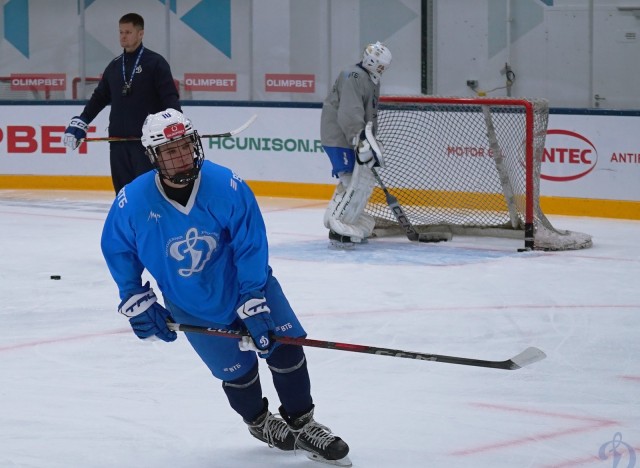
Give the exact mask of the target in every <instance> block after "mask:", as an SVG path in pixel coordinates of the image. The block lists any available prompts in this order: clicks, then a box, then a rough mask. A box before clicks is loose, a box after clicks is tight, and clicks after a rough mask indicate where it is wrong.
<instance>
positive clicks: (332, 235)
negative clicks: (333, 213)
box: [329, 230, 356, 250]
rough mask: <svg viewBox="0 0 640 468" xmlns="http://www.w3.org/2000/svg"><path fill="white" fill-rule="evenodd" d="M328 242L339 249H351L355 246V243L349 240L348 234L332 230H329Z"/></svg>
mask: <svg viewBox="0 0 640 468" xmlns="http://www.w3.org/2000/svg"><path fill="white" fill-rule="evenodd" d="M329 244H330V245H331V247H333V248H334V249H341V250H352V249H354V248H355V246H356V243H355V242H353V240H351V237H350V236H343V235H342V234H338V233H337V232H335V231H333V230H329Z"/></svg>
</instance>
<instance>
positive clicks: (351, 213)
mask: <svg viewBox="0 0 640 468" xmlns="http://www.w3.org/2000/svg"><path fill="white" fill-rule="evenodd" d="M340 182H341V184H342V185H343V186H344V187H346V189H345V191H344V193H343V194H342V196H341V198H340V201H339V202H338V203H337V205H336V207H335V209H334V210H333V212H332V213H331V216H330V217H329V226H330V227H331V229H332V230H333V231H335V232H337V233H338V234H342V235H347V236H353V234H352V232H355V233H357V237H360V238H361V239H364V238H367V237H369V236H371V231H372V230H373V226H372V224H373V223H372V221H373V220H369V219H367V218H366V217H365V216H363V214H364V208H365V206H366V205H367V202H368V201H369V197H370V196H371V193H372V192H373V187H374V186H375V183H376V181H375V178H374V177H373V173H372V172H371V170H370V169H369V168H368V167H366V166H363V165H361V164H356V166H355V169H354V171H353V174H340ZM345 227H347V228H348V229H347V230H345Z"/></svg>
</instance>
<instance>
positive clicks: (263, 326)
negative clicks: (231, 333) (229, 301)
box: [236, 293, 276, 358]
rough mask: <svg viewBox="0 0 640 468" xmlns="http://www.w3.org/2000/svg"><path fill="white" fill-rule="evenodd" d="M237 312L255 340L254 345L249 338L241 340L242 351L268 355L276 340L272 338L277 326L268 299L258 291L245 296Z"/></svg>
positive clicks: (263, 355)
mask: <svg viewBox="0 0 640 468" xmlns="http://www.w3.org/2000/svg"><path fill="white" fill-rule="evenodd" d="M236 312H237V313H238V317H240V318H241V319H242V322H243V323H244V326H245V327H247V330H248V331H249V334H250V335H251V339H252V341H253V346H251V342H250V341H249V340H246V339H245V340H241V341H240V343H239V346H240V349H241V350H242V351H249V350H254V351H258V352H259V353H260V357H262V358H266V357H268V356H269V355H270V354H271V351H272V350H273V344H274V342H273V340H272V339H271V334H273V332H274V331H275V329H276V326H275V324H274V323H273V319H272V318H271V310H270V309H269V306H268V305H267V300H266V299H265V298H264V297H263V296H261V295H258V293H254V294H248V295H247V296H245V297H243V300H242V301H241V302H240V305H239V306H238V308H237V309H236Z"/></svg>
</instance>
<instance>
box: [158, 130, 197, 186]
mask: <svg viewBox="0 0 640 468" xmlns="http://www.w3.org/2000/svg"><path fill="white" fill-rule="evenodd" d="M193 152H194V149H193V143H192V142H191V139H189V138H185V139H182V140H177V141H172V142H171V143H167V144H166V145H162V146H161V147H160V148H158V165H159V166H160V170H161V171H162V174H163V175H164V176H166V177H173V176H175V175H177V174H180V173H182V172H186V171H188V170H191V169H193Z"/></svg>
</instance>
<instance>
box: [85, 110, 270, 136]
mask: <svg viewBox="0 0 640 468" xmlns="http://www.w3.org/2000/svg"><path fill="white" fill-rule="evenodd" d="M257 118H258V114H253V115H252V116H251V117H250V118H249V120H247V121H246V122H245V123H244V124H243V125H241V126H240V127H238V128H236V129H235V130H231V131H229V132H224V133H212V134H209V135H200V138H227V137H231V136H234V135H237V134H238V133H240V132H242V131H244V130H246V129H247V127H249V126H250V125H251V124H252V123H253V122H254V121H255V120H256V119H257ZM85 141H86V142H93V141H110V142H115V141H140V137H90V138H83V139H82V140H80V142H81V143H82V142H85Z"/></svg>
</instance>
